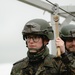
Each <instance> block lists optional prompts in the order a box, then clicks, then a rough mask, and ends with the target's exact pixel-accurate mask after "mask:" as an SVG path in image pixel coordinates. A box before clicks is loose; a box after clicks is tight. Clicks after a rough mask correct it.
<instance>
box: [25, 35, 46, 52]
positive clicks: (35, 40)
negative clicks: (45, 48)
mask: <svg viewBox="0 0 75 75" xmlns="http://www.w3.org/2000/svg"><path fill="white" fill-rule="evenodd" d="M26 41H27V45H28V48H29V51H30V52H32V53H36V52H37V50H38V49H40V48H41V47H42V45H43V41H42V38H41V37H40V36H38V35H28V36H27V38H26ZM44 43H45V44H46V42H45V41H44Z"/></svg>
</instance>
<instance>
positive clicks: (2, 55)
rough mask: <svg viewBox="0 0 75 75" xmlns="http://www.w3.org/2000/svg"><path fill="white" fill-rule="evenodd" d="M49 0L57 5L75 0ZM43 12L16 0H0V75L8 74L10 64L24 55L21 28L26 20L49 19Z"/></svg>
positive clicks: (25, 49)
mask: <svg viewBox="0 0 75 75" xmlns="http://www.w3.org/2000/svg"><path fill="white" fill-rule="evenodd" d="M43 1H45V0H43ZM50 1H51V2H52V3H57V4H58V5H59V6H62V5H67V6H71V5H72V6H73V5H75V0H50ZM43 13H44V11H43V10H41V9H38V8H35V7H33V6H30V5H28V4H25V3H22V2H19V1H17V0H0V75H10V71H11V67H12V64H13V63H14V62H16V61H18V60H20V59H22V58H24V57H26V52H27V48H26V46H25V42H24V41H23V39H22V34H21V32H22V29H23V27H24V25H25V23H26V22H27V21H29V20H31V19H34V18H42V19H45V20H47V21H50V14H49V13H48V12H45V14H44V15H43Z"/></svg>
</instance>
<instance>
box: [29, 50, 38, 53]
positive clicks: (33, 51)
mask: <svg viewBox="0 0 75 75" xmlns="http://www.w3.org/2000/svg"><path fill="white" fill-rule="evenodd" d="M29 52H30V53H37V51H36V50H29Z"/></svg>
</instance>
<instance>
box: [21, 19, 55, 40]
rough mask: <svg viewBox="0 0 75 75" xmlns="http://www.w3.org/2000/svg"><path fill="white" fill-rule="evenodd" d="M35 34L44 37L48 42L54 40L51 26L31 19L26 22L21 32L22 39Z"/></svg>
mask: <svg viewBox="0 0 75 75" xmlns="http://www.w3.org/2000/svg"><path fill="white" fill-rule="evenodd" d="M28 34H37V35H43V36H46V37H47V38H48V39H49V40H53V39H54V31H53V29H52V26H50V25H49V23H48V22H47V21H45V20H43V19H33V20H30V21H28V22H27V23H26V24H25V26H24V28H23V31H22V35H23V39H24V40H25V37H26V35H28Z"/></svg>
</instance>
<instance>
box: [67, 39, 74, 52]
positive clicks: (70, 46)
mask: <svg viewBox="0 0 75 75" xmlns="http://www.w3.org/2000/svg"><path fill="white" fill-rule="evenodd" d="M66 48H67V49H68V50H69V51H71V52H75V38H74V39H73V38H72V39H69V40H67V41H66Z"/></svg>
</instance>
